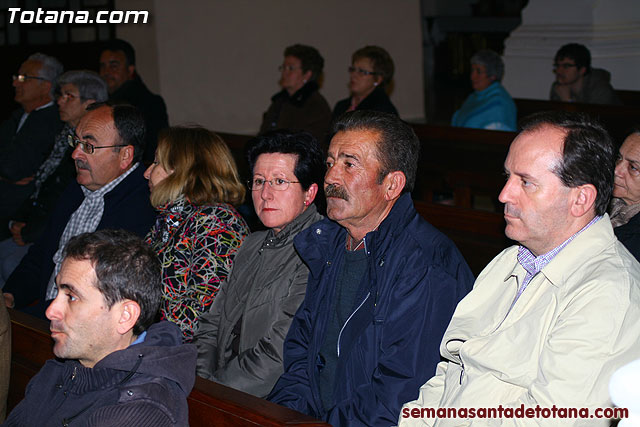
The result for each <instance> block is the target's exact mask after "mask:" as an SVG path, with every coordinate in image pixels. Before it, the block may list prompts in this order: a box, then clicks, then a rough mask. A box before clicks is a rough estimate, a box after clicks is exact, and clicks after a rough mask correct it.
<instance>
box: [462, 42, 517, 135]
mask: <svg viewBox="0 0 640 427" xmlns="http://www.w3.org/2000/svg"><path fill="white" fill-rule="evenodd" d="M503 75H504V64H503V62H502V58H500V55H498V54H497V53H495V52H494V51H492V50H481V51H479V52H477V53H476V54H475V55H473V56H472V57H471V86H472V87H473V90H474V92H473V93H472V94H471V95H469V97H468V98H467V99H466V100H465V101H464V104H462V107H461V108H460V109H459V110H458V111H456V112H455V113H454V114H453V118H452V119H451V125H452V126H457V127H464V128H476V129H493V130H507V131H515V130H516V105H515V104H514V102H513V99H511V96H510V95H509V93H507V91H506V90H505V88H504V87H502V85H501V84H500V81H501V80H502V76H503Z"/></svg>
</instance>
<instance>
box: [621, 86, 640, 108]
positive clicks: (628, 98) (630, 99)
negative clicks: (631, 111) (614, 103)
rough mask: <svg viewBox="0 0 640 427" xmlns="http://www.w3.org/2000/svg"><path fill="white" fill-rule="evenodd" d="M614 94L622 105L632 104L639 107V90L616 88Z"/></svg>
mask: <svg viewBox="0 0 640 427" xmlns="http://www.w3.org/2000/svg"><path fill="white" fill-rule="evenodd" d="M616 95H618V98H620V101H622V104H623V105H634V106H636V107H640V91H637V90H616Z"/></svg>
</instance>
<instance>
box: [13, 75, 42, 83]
mask: <svg viewBox="0 0 640 427" xmlns="http://www.w3.org/2000/svg"><path fill="white" fill-rule="evenodd" d="M28 79H33V80H43V81H45V82H48V81H49V80H47V79H45V78H44V77H38V76H29V75H27V74H18V75H15V74H14V75H13V81H14V82H15V81H16V80H17V81H19V82H20V83H24V81H25V80H28Z"/></svg>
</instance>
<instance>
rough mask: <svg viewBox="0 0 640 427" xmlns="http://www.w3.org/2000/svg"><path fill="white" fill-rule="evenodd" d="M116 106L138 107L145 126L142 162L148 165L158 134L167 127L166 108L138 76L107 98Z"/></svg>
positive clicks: (151, 158) (160, 99)
mask: <svg viewBox="0 0 640 427" xmlns="http://www.w3.org/2000/svg"><path fill="white" fill-rule="evenodd" d="M109 101H111V102H113V103H116V104H131V105H133V106H134V107H138V109H139V110H140V112H141V113H142V115H143V116H144V121H145V125H146V132H145V138H144V140H145V147H144V154H143V156H142V161H143V163H144V164H145V165H148V164H149V163H151V162H152V161H153V158H154V156H155V154H156V147H157V146H158V132H159V131H161V130H162V129H164V128H166V127H168V126H169V117H168V116H167V107H166V105H165V103H164V100H163V99H162V97H161V96H160V95H155V94H153V93H151V91H150V90H149V89H147V86H146V85H145V84H144V82H143V81H142V79H141V78H140V76H138V75H137V74H136V75H135V77H134V79H133V80H129V81H126V82H125V83H123V84H122V86H120V87H119V88H118V89H116V91H115V92H113V93H112V94H111V96H110V97H109Z"/></svg>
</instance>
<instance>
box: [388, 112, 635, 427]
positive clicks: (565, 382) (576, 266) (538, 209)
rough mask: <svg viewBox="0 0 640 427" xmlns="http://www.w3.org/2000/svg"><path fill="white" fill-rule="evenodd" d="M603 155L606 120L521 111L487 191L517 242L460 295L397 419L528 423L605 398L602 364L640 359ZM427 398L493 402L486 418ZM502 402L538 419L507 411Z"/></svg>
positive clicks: (612, 366) (631, 264)
mask: <svg viewBox="0 0 640 427" xmlns="http://www.w3.org/2000/svg"><path fill="white" fill-rule="evenodd" d="M615 159H616V152H615V149H614V146H613V143H612V141H611V138H610V137H609V135H608V134H607V132H606V130H604V128H603V127H602V126H600V125H599V124H598V123H596V122H594V121H593V120H592V119H590V118H589V117H588V116H586V115H580V114H575V113H573V114H572V113H564V112H547V113H539V114H536V115H533V116H531V117H529V118H528V119H527V120H525V122H524V123H523V130H522V131H521V133H520V134H519V135H518V136H517V137H516V139H515V140H514V141H513V142H512V144H511V147H510V148H509V154H508V155H507V159H506V161H505V163H504V169H505V173H506V176H507V182H506V183H505V186H504V188H503V189H502V192H501V193H500V196H499V198H500V201H501V202H502V203H504V205H505V207H504V218H505V220H506V223H507V227H506V230H505V233H506V235H507V237H509V238H511V239H513V240H515V241H517V242H518V243H519V245H516V246H512V247H510V248H507V249H505V250H504V251H503V252H502V253H501V254H499V255H498V256H497V257H496V258H494V259H493V261H491V263H490V264H489V265H488V266H487V267H486V268H485V269H484V271H483V272H482V273H481V274H480V276H479V277H478V280H476V283H475V285H474V288H473V291H471V292H470V293H469V295H467V296H466V297H465V298H464V299H463V300H462V301H460V303H459V304H458V307H457V308H456V311H455V313H454V315H453V318H452V319H451V323H450V324H449V327H448V328H447V331H446V332H445V334H444V338H443V339H442V344H441V345H440V352H441V355H442V357H443V358H444V361H443V362H440V363H439V364H438V369H437V371H436V375H435V376H434V377H433V378H431V379H430V380H429V381H428V382H427V383H426V384H425V385H424V386H422V388H421V389H420V396H419V397H418V399H417V400H415V401H413V402H410V403H407V404H406V405H405V406H404V407H403V408H402V411H401V414H400V420H399V421H400V422H399V425H401V426H406V425H425V424H427V425H449V423H451V424H456V423H457V425H460V423H462V424H464V425H468V424H472V423H473V422H474V421H477V422H478V423H480V424H482V425H487V424H491V425H493V424H502V423H505V424H509V425H529V424H531V423H536V424H537V423H539V422H542V420H541V419H540V418H541V417H543V416H544V415H542V416H541V415H539V414H540V412H538V415H536V412H531V411H534V410H535V409H536V408H537V407H540V408H542V409H543V410H547V411H551V410H552V409H553V407H555V408H556V409H557V408H588V409H590V410H591V411H592V412H591V414H592V415H593V414H594V412H593V411H594V409H595V408H601V407H606V406H611V402H610V400H609V393H608V384H609V378H610V377H611V374H612V373H613V372H614V371H615V370H616V369H617V368H619V367H620V366H622V365H624V364H626V363H628V362H630V361H632V360H634V359H636V358H638V357H640V328H638V322H640V264H638V261H636V259H635V258H634V257H633V255H631V254H630V253H629V251H627V250H626V248H625V247H624V246H623V245H622V244H621V243H620V242H619V241H618V239H617V238H616V236H615V234H614V232H613V228H612V226H611V221H610V220H609V216H608V215H607V213H606V210H607V206H608V205H609V201H610V199H611V194H612V191H613V173H614V165H615ZM499 407H500V408H501V409H504V408H510V409H511V411H512V412H511V416H505V415H504V413H502V414H501V413H499V412H497V409H498V408H499ZM439 408H449V409H451V408H465V410H469V409H472V408H474V409H477V408H493V409H494V410H496V411H495V412H494V415H492V416H490V417H489V418H497V419H494V420H487V419H480V418H478V419H474V418H473V416H470V418H469V419H468V420H460V419H446V418H442V419H438V418H437V417H434V413H433V412H431V413H430V412H429V411H427V410H428V409H431V410H437V409H439ZM514 408H518V409H520V408H522V409H521V411H523V413H524V411H525V410H530V411H529V412H528V413H529V414H533V415H532V416H531V417H530V418H538V419H537V420H536V419H526V418H525V419H518V418H516V417H515V416H514V413H513V410H514ZM440 413H442V412H440ZM548 413H549V414H550V413H551V412H548ZM467 415H469V412H468V411H467ZM549 417H550V416H549ZM462 418H467V416H462ZM521 418H524V417H523V416H521ZM587 418H589V416H588V415H587ZM608 421H609V420H607V419H600V420H597V419H592V420H591V421H590V422H594V423H595V424H596V425H609V422H608ZM584 422H585V421H584V420H581V419H580V418H574V419H573V420H564V421H563V424H568V425H574V424H580V423H584ZM555 423H556V424H557V420H556V421H555ZM550 425H555V424H554V422H553V421H551V424H550ZM590 425H591V424H590Z"/></svg>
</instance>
